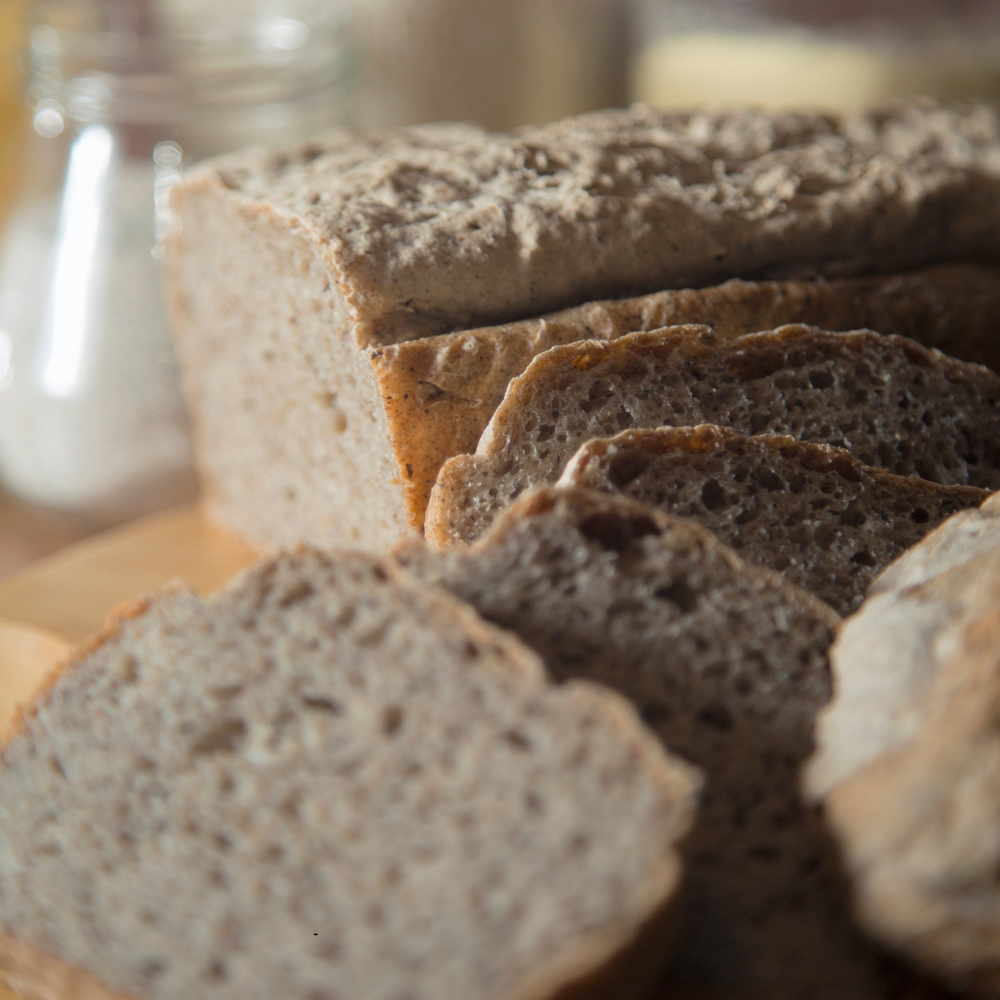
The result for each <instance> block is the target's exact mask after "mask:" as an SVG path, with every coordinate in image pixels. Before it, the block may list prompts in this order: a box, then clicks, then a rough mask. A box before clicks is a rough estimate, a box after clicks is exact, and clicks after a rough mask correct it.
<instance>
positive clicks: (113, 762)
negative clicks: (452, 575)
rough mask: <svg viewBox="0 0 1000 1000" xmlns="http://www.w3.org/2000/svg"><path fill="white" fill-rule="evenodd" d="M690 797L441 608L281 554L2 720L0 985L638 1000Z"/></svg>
mask: <svg viewBox="0 0 1000 1000" xmlns="http://www.w3.org/2000/svg"><path fill="white" fill-rule="evenodd" d="M696 785H697V780H696V777H695V775H694V773H693V771H692V769H691V768H690V767H689V766H687V765H686V764H683V763H681V762H680V761H678V760H675V759H672V758H669V757H668V756H667V755H666V754H665V753H664V751H663V750H662V748H661V747H660V746H659V744H658V743H657V741H656V740H655V739H654V738H653V737H652V736H651V735H649V734H648V733H647V732H646V731H645V729H644V728H643V727H642V726H641V724H640V723H639V720H638V718H637V717H636V715H635V712H634V711H633V710H632V708H631V707H630V706H628V705H627V703H626V702H625V701H624V700H623V699H621V698H619V697H618V696H617V695H615V694H613V693H612V692H610V691H602V690H600V689H598V688H596V687H595V686H591V685H588V684H585V683H581V684H569V685H561V686H559V687H554V686H552V685H551V684H549V683H548V682H547V681H546V680H545V677H544V671H543V667H542V664H541V663H540V662H539V660H538V659H537V657H536V656H535V655H534V654H533V653H531V652H530V651H529V650H528V649H526V648H525V647H524V646H523V645H521V644H520V643H519V642H518V641H517V640H516V639H515V638H513V637H511V636H509V635H506V634H504V633H502V632H501V631H500V630H498V629H495V628H493V627H491V626H488V625H486V624H485V623H483V622H482V621H481V620H480V619H479V618H478V617H477V616H476V615H475V614H474V613H473V612H472V611H471V610H470V609H468V608H465V607H463V606H461V605H460V604H459V603H458V602H456V601H454V600H453V599H451V598H449V597H447V596H446V595H443V594H433V593H429V592H427V591H426V590H425V589H421V588H418V587H415V586H413V584H412V583H410V582H407V581H406V580H405V579H403V578H401V577H400V575H399V573H398V571H396V570H395V569H394V568H393V567H392V566H391V565H389V564H387V563H385V562H383V561H379V560H375V559H372V558H370V557H367V556H354V555H324V554H321V553H319V552H317V551H314V550H302V551H300V552H298V553H297V554H294V555H279V556H277V557H275V558H273V559H269V560H266V561H264V562H261V563H259V564H257V565H256V566H255V567H253V568H251V569H250V570H249V571H248V572H247V573H246V574H245V575H243V576H242V577H241V578H239V579H238V580H237V581H236V582H235V583H234V584H232V585H230V586H229V587H228V588H227V589H226V590H225V591H223V592H222V593H221V594H220V595H218V596H216V597H215V598H213V599H211V600H208V601H202V600H200V599H199V598H197V597H195V596H194V595H193V594H191V593H190V592H188V591H186V590H184V589H174V590H172V591H169V592H167V593H164V594H162V595H161V596H159V597H158V598H156V599H155V600H152V601H147V602H145V603H144V604H142V605H140V606H138V607H136V608H134V609H133V610H132V611H131V612H130V613H129V614H127V615H126V617H125V618H124V619H122V620H120V621H119V622H118V623H117V625H115V626H114V627H113V628H112V630H111V631H110V632H109V633H108V634H107V635H105V636H104V637H103V638H102V639H100V640H98V641H97V642H95V643H93V644H92V645H91V646H90V648H87V649H84V650H83V651H82V652H81V653H80V654H79V655H78V656H77V657H76V659H75V660H74V661H73V662H71V663H70V664H69V665H68V666H66V667H65V669H64V670H63V671H62V673H61V674H60V675H59V676H58V677H57V678H56V679H55V681H54V682H53V684H52V685H51V688H50V689H49V690H48V691H47V692H46V693H45V694H44V696H42V697H41V698H40V699H39V700H38V701H37V702H36V703H35V704H34V705H33V707H32V708H31V709H30V710H29V711H28V713H27V714H26V715H25V717H24V718H23V719H22V721H21V726H20V730H19V732H18V734H17V735H16V736H15V737H14V739H13V740H12V741H11V742H10V743H9V744H8V745H7V746H5V747H4V749H3V751H2V756H0V928H2V930H3V932H4V933H5V934H6V935H7V937H5V938H3V940H2V947H0V970H2V971H3V975H4V978H6V979H7V980H8V981H14V982H16V983H18V984H19V985H20V986H22V987H24V986H28V987H30V988H32V989H34V990H35V991H36V992H37V991H38V990H40V989H47V988H49V987H51V984H52V983H53V982H56V983H63V984H66V983H69V984H71V985H72V984H74V983H75V984H76V985H77V986H79V984H80V983H84V984H86V988H90V989H92V990H93V989H96V990H99V991H100V990H104V989H105V987H102V986H100V985H97V986H95V985H94V984H95V983H97V984H101V983H103V984H106V990H110V991H114V992H115V993H116V994H123V995H126V996H128V997H131V998H132V1000H152V998H156V1000H191V998H194V997H197V998H199V1000H211V998H234V1000H235V998H239V1000H276V998H281V1000H320V998H322V1000H334V998H349V997H351V998H354V997H358V998H360V997H364V998H372V1000H389V998H393V1000H398V998H401V997H404V996H405V997H411V998H415V1000H420V998H427V1000H431V998H433V1000H440V998H442V997H463V998H477V997H482V998H490V1000H508V998H523V1000H542V998H548V997H556V996H558V997H559V998H563V997H564V996H567V997H568V996H572V997H577V996H579V997H589V998H596V997H603V996H608V995H610V994H612V993H613V994H614V995H616V996H617V995H618V994H617V991H618V990H619V989H621V990H624V993H625V994H626V995H628V996H641V995H642V993H643V991H644V989H646V988H648V985H649V978H650V976H651V975H652V974H653V972H655V967H656V963H657V962H660V963H662V959H663V953H662V934H663V928H662V926H661V924H662V921H663V920H664V919H665V918H666V909H665V908H666V906H667V904H668V903H669V901H670V898H671V897H672V896H673V894H674V892H675V889H676V886H677V883H678V877H679V861H678V857H677V853H676V850H675V846H674V845H675V842H676V841H677V840H678V839H679V838H680V837H682V836H683V835H684V833H685V831H686V830H687V828H688V826H689V825H690V822H691V815H692V812H693V809H694V798H695V788H696ZM12 936H16V937H15V938H13V940H12ZM650 942H652V943H653V944H655V945H656V946H657V947H655V948H652V947H650ZM32 956H36V958H35V959H34V960H33V959H32ZM47 957H51V958H53V959H55V960H56V961H55V964H54V965H49V963H48V961H47ZM53 968H54V969H55V971H54V972H53V971H52V969H53ZM80 968H84V969H86V970H87V971H88V975H86V976H83V977H81V976H80V975H79V974H78V973H74V972H73V971H72V970H74V969H80ZM46 983H47V984H49V985H48V986H46V985H45V984H46ZM74 988H76V987H74ZM83 995H87V994H86V993H85V992H83V993H80V992H72V993H71V992H67V993H65V994H60V993H54V994H53V993H51V992H50V993H46V994H45V996H46V997H47V998H48V1000H52V997H53V996H55V997H57V998H58V1000H71V998H74V997H79V996H83ZM90 995H92V996H97V995H101V996H106V995H107V994H106V992H105V993H100V992H98V993H93V992H92V993H91V994H90Z"/></svg>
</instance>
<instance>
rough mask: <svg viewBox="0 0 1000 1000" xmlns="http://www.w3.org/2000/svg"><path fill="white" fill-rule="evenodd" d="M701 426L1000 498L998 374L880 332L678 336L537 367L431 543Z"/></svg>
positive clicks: (593, 348) (454, 475)
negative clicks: (632, 443) (667, 432)
mask: <svg viewBox="0 0 1000 1000" xmlns="http://www.w3.org/2000/svg"><path fill="white" fill-rule="evenodd" d="M701 423H713V424H721V425H724V426H727V427H731V428H732V429H734V430H736V431H738V432H739V433H741V434H760V433H765V432H766V433H772V434H789V435H791V436H792V437H795V438H797V439H799V440H803V441H811V442H815V443H817V444H830V445H834V446H836V447H842V448H845V449H847V450H848V451H850V452H851V454H852V455H854V456H855V457H856V458H858V459H860V460H861V461H862V462H864V463H866V464H868V465H877V466H882V467H884V468H886V469H888V470H889V471H890V472H894V473H896V474H899V475H911V474H913V473H917V474H919V475H920V476H922V477H923V478H925V479H929V480H931V481H933V482H939V483H944V484H960V485H964V484H968V485H972V486H980V487H985V488H992V489H995V488H998V487H1000V375H997V374H996V373H995V372H992V371H990V370H989V369H987V368H984V367H982V366H980V365H973V364H968V363H966V362H961V361H956V360H955V359H953V358H949V357H946V356H945V355H943V354H941V353H940V352H939V351H935V350H928V349H927V348H925V347H922V346H921V345H919V344H916V343H914V342H913V341H911V340H907V339H906V338H904V337H895V336H892V337H889V336H882V335H880V334H877V333H873V332H871V331H856V332H853V333H826V332H823V331H820V330H816V329H814V328H811V327H805V326H786V327H782V328H781V329H780V330H775V331H772V332H770V333H755V334H749V335H747V336H745V337H739V338H737V339H735V340H729V341H725V340H720V338H719V337H718V336H717V335H716V334H714V333H712V332H711V331H709V330H706V329H704V328H699V327H674V328H669V329H666V330H657V331H653V332H651V333H635V334H629V335H628V336H625V337H621V338H619V339H618V340H613V341H605V342H599V341H584V342H582V343H579V344H570V345H566V346H565V347H556V348H552V349H551V350H549V351H546V352H545V353H544V354H540V355H539V356H538V357H537V358H535V360H534V361H532V363H531V364H530V365H529V366H528V369H527V370H526V371H525V373H524V374H523V375H521V376H520V377H519V378H516V379H514V381H513V382H511V384H510V386H509V387H508V389H507V395H506V396H505V397H504V401H503V403H502V404H501V406H500V407H499V408H498V409H497V411H496V413H494V415H493V418H492V419H491V420H490V423H489V426H488V427H487V428H486V430H485V431H484V433H483V436H482V438H481V439H480V442H479V447H478V448H477V450H476V453H475V455H458V456H456V457H455V458H452V459H450V460H449V461H448V462H446V463H445V465H444V466H443V467H442V469H441V473H440V475H439V476H438V481H437V483H436V484H435V486H434V490H433V492H432V494H431V501H430V505H429V506H428V508H427V523H426V534H427V537H428V538H429V539H430V540H431V541H433V542H434V543H435V544H437V545H447V544H452V543H456V542H470V541H472V540H474V539H475V538H477V537H479V536H480V535H481V534H482V533H483V532H484V531H485V530H486V528H487V527H488V525H489V524H490V522H491V521H492V519H493V518H494V517H495V516H496V514H497V512H498V511H499V510H501V509H502V508H503V507H504V506H505V505H506V504H507V503H509V502H510V500H512V499H513V498H514V497H516V496H518V495H519V494H520V493H522V492H523V491H524V490H525V489H527V488H528V487H529V486H532V485H534V484H535V483H544V482H555V480H556V479H558V478H559V475H560V474H561V472H562V469H563V467H564V465H565V463H566V462H567V461H568V460H569V459H570V457H571V456H572V455H573V453H574V452H575V451H576V449H577V448H578V447H580V445H582V444H583V443H584V442H585V441H588V440H589V439H590V438H596V437H609V436H612V435H614V434H617V433H619V432H620V431H623V430H626V429H627V428H630V427H639V428H652V427H658V426H675V427H677V426H685V425H695V424H701Z"/></svg>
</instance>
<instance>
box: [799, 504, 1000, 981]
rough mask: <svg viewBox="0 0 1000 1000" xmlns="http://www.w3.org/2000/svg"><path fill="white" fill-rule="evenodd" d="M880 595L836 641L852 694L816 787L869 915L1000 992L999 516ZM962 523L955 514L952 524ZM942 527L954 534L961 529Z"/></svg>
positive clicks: (949, 969) (833, 721) (834, 711)
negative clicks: (972, 548) (973, 538)
mask: <svg viewBox="0 0 1000 1000" xmlns="http://www.w3.org/2000/svg"><path fill="white" fill-rule="evenodd" d="M964 520H965V521H966V524H965V526H964V528H963V529H962V530H961V531H960V532H956V533H954V534H953V538H952V541H953V542H956V544H952V545H948V544H947V542H946V543H945V545H940V544H938V545H934V546H932V548H934V549H935V552H934V553H933V554H932V555H931V556H930V558H928V559H925V560H922V561H915V560H913V559H911V556H913V555H915V554H916V551H917V550H914V552H913V553H911V554H910V555H908V556H906V557H904V560H908V561H910V562H922V565H914V566H911V567H910V569H909V570H908V571H907V572H905V573H903V574H901V575H900V576H906V577H910V578H911V579H914V578H917V577H919V576H921V575H923V576H924V579H923V580H922V581H921V582H911V583H909V584H908V585H904V586H903V587H901V588H898V589H895V588H887V589H885V590H882V591H881V592H880V593H879V594H878V595H877V596H873V597H872V598H870V599H869V600H868V601H866V602H865V604H863V605H862V607H861V610H860V611H859V612H858V614H857V615H855V616H854V618H852V619H850V620H849V621H848V622H847V624H846V626H845V628H844V630H843V632H842V633H841V635H840V637H839V639H838V641H837V645H836V647H835V652H834V669H835V677H836V683H837V690H838V696H837V698H836V699H835V700H834V701H833V702H832V703H831V705H830V707H829V708H828V709H827V711H826V713H825V714H824V717H823V719H822V725H821V726H820V729H819V739H820V748H819V751H818V753H817V757H816V759H815V760H814V761H813V762H812V764H811V766H810V769H809V775H808V778H809V786H810V788H811V790H812V791H813V792H815V793H816V794H817V795H819V796H821V797H822V798H823V804H824V807H825V809H826V812H827V814H828V815H829V817H830V820H831V823H832V825H833V827H834V829H835V830H836V832H837V835H838V838H839V840H840V843H841V845H842V848H843V853H844V857H845V860H846V861H847V863H848V865H849V867H850V869H851V872H852V875H853V878H854V886H855V893H854V895H855V900H856V906H857V910H858V914H859V917H860V918H861V920H862V921H863V922H864V924H865V925H866V926H867V928H868V929H869V930H870V931H871V932H872V933H873V934H875V935H877V936H878V937H880V938H881V939H882V940H883V941H885V942H886V943H887V944H888V945H890V946H892V947H893V948H896V949H898V950H899V951H901V952H902V953H904V954H906V955H907V956H909V957H910V958H911V959H914V960H916V961H917V962H919V963H921V964H922V965H923V966H924V967H925V968H928V969H930V970H932V971H935V972H937V973H938V974H942V975H944V976H947V977H949V978H951V979H952V980H953V981H955V982H957V983H958V984H960V985H962V986H965V987H967V988H968V989H969V990H970V991H971V992H972V993H974V994H977V995H981V996H986V997H997V996H1000V923H998V919H997V914H998V913H1000V887H998V885H997V880H996V871H997V868H998V866H1000V839H998V837H997V830H998V829H1000V736H998V731H997V724H996V716H997V704H998V698H1000V518H997V517H996V516H993V517H992V518H983V519H981V521H980V524H979V525H978V528H979V529H980V531H981V533H982V534H984V535H985V536H986V537H985V538H984V541H985V542H986V544H985V545H984V547H983V548H981V549H980V551H979V552H978V553H971V552H970V553H966V558H964V559H961V558H959V559H958V560H957V561H956V557H958V556H959V553H960V550H961V549H962V548H963V546H964V543H963V542H962V541H961V540H958V536H959V534H961V535H962V536H964V539H965V540H966V541H968V540H969V538H970V532H969V530H968V529H969V527H970V525H969V523H968V522H969V521H970V520H971V519H970V518H969V517H968V516H966V517H965V518H964ZM946 528H947V525H945V529H946ZM945 529H941V530H940V532H939V534H942V535H945V534H947V532H946V531H945ZM949 564H950V565H949Z"/></svg>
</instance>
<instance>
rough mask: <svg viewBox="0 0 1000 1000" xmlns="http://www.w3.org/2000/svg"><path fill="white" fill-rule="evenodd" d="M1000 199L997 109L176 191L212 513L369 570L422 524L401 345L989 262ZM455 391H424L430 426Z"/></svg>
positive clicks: (474, 132) (464, 153) (746, 119)
mask: <svg viewBox="0 0 1000 1000" xmlns="http://www.w3.org/2000/svg"><path fill="white" fill-rule="evenodd" d="M998 195H1000V116H998V114H997V112H996V111H995V110H994V109H993V108H991V107H990V106H987V105H985V104H983V105H967V106H939V105H933V104H925V103H908V104H901V105H898V106H896V107H894V108H892V109H889V110H884V111H880V112H877V113H870V114H861V113H858V114H847V115H843V116H833V115H790V114H786V115H768V114H765V113H763V112H738V113H719V114H709V113H704V112H694V113H691V114H678V115H661V114H657V113H654V112H652V111H650V110H649V109H647V108H642V107H636V108H633V109H631V110H629V111H609V112H600V113H595V114H591V115H586V116H583V117H580V118H576V119H568V120H566V121H564V122H560V123H557V124H555V125H550V126H545V127H542V128H532V129H525V130H522V131H520V132H518V133H516V134H511V135H492V134H487V133H484V132H482V131H481V130H479V129H476V128H473V127H471V126H458V125H449V126H426V127H421V128H413V129H403V130H398V131H389V132H339V133H335V134H333V135H330V136H327V137H325V138H321V139H319V140H317V141H314V142H311V143H308V144H306V145H304V146H300V147H298V148H296V149H292V150H288V151H286V152H284V153H281V154H278V153H271V152H265V151H262V150H255V151H249V152H243V153H240V154H236V155H233V156H230V157H226V158H224V159H221V160H218V161H214V162H212V163H210V164H208V165H206V166H203V167H201V168H199V169H197V170H195V171H194V173H192V174H191V175H189V176H188V177H187V179H186V180H185V181H184V182H183V183H182V184H181V185H180V186H179V188H178V189H177V191H176V197H175V198H174V206H175V208H176V211H177V213H178V218H179V221H180V223H181V225H180V227H179V229H178V231H177V232H176V233H175V234H174V235H172V236H171V238H170V240H169V245H168V247H167V265H168V275H169V283H170V300H171V308H172V314H173V317H174V325H175V328H176V331H177V335H178V344H179V354H180V358H181V361H182V365H183V368H184V373H185V381H186V385H187V393H188V398H189V400H190V403H191V409H192V411H193V416H194V424H195V430H196V434H197V440H198V450H199V456H200V465H201V470H202V476H203V480H204V485H205V487H206V490H207V492H208V495H209V498H210V502H211V504H212V506H213V509H214V511H215V512H216V513H217V514H218V515H219V516H220V517H222V518H223V519H224V520H225V521H227V522H228V523H229V524H230V525H232V526H233V527H235V528H237V529H238V530H239V531H241V532H242V533H243V534H244V535H246V536H248V537H249V538H251V539H252V540H255V541H257V542H259V543H266V544H273V543H280V542H286V541H291V540H297V539H300V538H309V539H312V540H314V541H317V542H323V543H340V542H351V543H354V544H357V545H362V546H364V547H367V548H372V549H377V548H379V547H380V546H382V545H384V544H385V543H387V542H388V541H390V540H392V539H394V538H398V537H399V536H400V535H401V534H402V533H403V532H404V531H405V530H406V529H407V528H408V527H419V525H420V523H421V517H422V514H423V507H424V505H425V503H426V493H427V488H428V486H429V481H428V479H427V475H426V463H425V462H424V460H423V458H422V455H423V450H424V448H425V447H426V448H430V449H433V448H434V447H436V445H434V444H433V442H428V443H426V444H425V443H424V442H423V441H422V439H421V434H420V431H419V429H418V428H417V426H416V425H413V424H412V423H411V421H410V420H409V418H408V417H407V416H405V415H403V416H400V415H398V414H396V413H395V406H396V404H397V403H398V402H399V401H398V400H397V398H396V395H395V392H394V391H393V389H392V388H391V387H392V384H393V383H392V380H391V379H390V380H389V381H388V382H386V380H385V379H384V378H383V379H382V380H381V381H380V379H379V378H378V377H376V373H375V371H374V369H373V361H374V356H375V355H377V354H378V352H379V351H380V350H384V349H385V348H386V345H392V344H397V343H399V342H402V341H410V340H414V339H418V338H421V337H425V336H429V335H434V334H441V333H448V332H453V331H456V330H462V329H469V328H472V327H477V326H482V325H483V324H494V323H498V322H509V321H511V320H517V319H523V318H526V317H532V316H538V315H540V314H542V313H544V312H546V311H549V310H553V309H558V308H562V307H566V306H571V305H576V304H579V303H582V302H586V301H590V300H594V299H596V298H600V297H607V296H611V297H622V296H626V295H635V294H639V293H646V292H651V291H660V290H663V289H666V288H684V287H688V286H697V285H706V284H710V283H712V282H717V281H722V280H725V279H728V278H731V277H742V278H762V277H768V276H770V277H780V276H784V277H788V276H791V275H793V274H798V275H803V274H804V275H813V274H824V275H827V276H832V277H837V276H845V275H850V274H859V273H868V272H882V273H885V272H892V271H895V270H898V269H900V268H906V267H913V266H919V265H921V264H923V263H926V262H933V261H940V260H954V259H958V258H963V257H966V258H971V257H977V256H983V255H996V254H998V253H1000V226H998V225H997V221H998V220H997V218H996V217H997V215H998V213H1000V210H998V208H997V205H998V204H1000V197H998ZM583 335H585V331H581V336H583ZM439 388H440V387H439V386H438V383H432V382H429V381H428V382H426V383H425V384H423V385H421V386H420V387H419V394H420V396H421V406H422V407H423V408H425V409H426V408H430V406H431V405H432V404H433V403H434V402H435V401H438V400H440V399H441V398H442V397H443V396H444V395H445V394H446V393H447V392H448V391H449V390H447V389H444V390H442V391H440V392H439ZM403 395H404V397H408V396H409V394H408V393H406V392H404V394H403ZM403 402H404V403H409V402H410V399H409V398H404V399H403ZM399 431H402V438H403V439H401V440H396V439H394V436H393V435H394V432H399ZM436 433H437V431H436V430H434V429H430V430H429V431H428V434H429V435H430V436H431V437H434V435H435V434H436ZM425 437H426V435H425ZM411 445H412V446H413V448H412V450H411ZM422 463H423V464H422ZM421 470H423V472H422V471H421Z"/></svg>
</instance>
